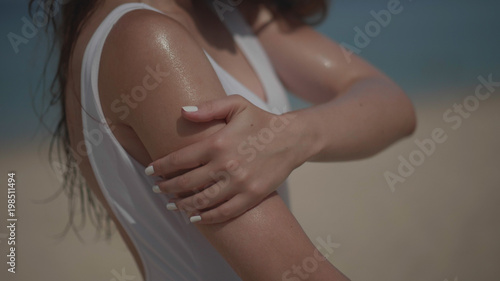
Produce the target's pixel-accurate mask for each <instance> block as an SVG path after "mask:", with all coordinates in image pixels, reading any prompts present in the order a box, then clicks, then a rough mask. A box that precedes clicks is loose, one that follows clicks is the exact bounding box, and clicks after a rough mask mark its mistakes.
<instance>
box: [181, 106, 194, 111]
mask: <svg viewBox="0 0 500 281" xmlns="http://www.w3.org/2000/svg"><path fill="white" fill-rule="evenodd" d="M182 109H184V111H186V112H196V111H198V107H197V106H183V107H182Z"/></svg>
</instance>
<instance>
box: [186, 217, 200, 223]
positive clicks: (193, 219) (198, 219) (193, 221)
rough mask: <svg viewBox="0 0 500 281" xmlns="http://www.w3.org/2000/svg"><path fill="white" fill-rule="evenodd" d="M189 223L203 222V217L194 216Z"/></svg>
mask: <svg viewBox="0 0 500 281" xmlns="http://www.w3.org/2000/svg"><path fill="white" fill-rule="evenodd" d="M189 221H190V222H192V223H195V222H199V221H201V217H200V216H192V217H190V218H189Z"/></svg>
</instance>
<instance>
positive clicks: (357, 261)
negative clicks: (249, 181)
mask: <svg viewBox="0 0 500 281" xmlns="http://www.w3.org/2000/svg"><path fill="white" fill-rule="evenodd" d="M466 95H467V93H465V94H464V96H463V97H465V96H466ZM497 96H498V95H497ZM460 102H462V99H457V98H453V99H444V98H443V99H442V100H437V101H436V100H433V102H432V103H424V102H422V103H421V104H417V111H418V119H419V124H418V125H419V127H418V130H417V132H416V134H415V135H413V136H412V137H411V138H409V139H406V140H404V141H402V142H399V143H398V144H396V145H394V146H393V147H391V148H390V149H388V150H386V151H384V152H383V153H381V154H379V155H377V156H376V157H373V158H371V159H368V160H364V161H356V162H350V163H335V164H306V165H304V166H302V167H300V168H299V169H297V170H296V171H295V172H294V173H293V174H292V175H291V177H290V180H289V182H290V186H291V190H292V211H293V213H294V214H295V215H296V217H297V219H298V220H299V222H300V223H301V225H302V226H303V227H304V229H305V230H306V232H307V233H308V235H309V236H310V238H311V239H312V240H313V242H314V243H316V242H315V241H316V239H317V238H322V239H324V240H327V237H328V236H329V235H330V236H331V240H332V241H333V242H335V243H338V244H340V247H339V248H337V249H335V251H334V253H333V255H332V256H331V257H330V260H331V261H332V262H333V263H334V264H335V265H336V266H337V267H338V268H340V269H341V270H342V271H343V272H344V273H346V274H347V275H348V276H349V277H351V279H352V280H381V281H392V280H394V281H396V280H397V281H403V280H404V281H413V280H415V281H417V280H419V281H420V280H425V281H444V280H445V279H448V280H449V281H453V280H460V281H462V280H481V281H488V280H500V266H498V265H499V264H500V241H499V240H500V219H499V215H500V204H499V201H500V158H499V156H500V110H499V109H500V99H499V98H496V99H494V98H490V99H489V100H487V101H485V102H482V103H481V104H480V106H479V109H478V110H476V111H475V112H472V113H471V116H470V117H469V118H468V119H464V120H463V124H462V125H461V127H460V128H458V129H457V130H453V129H451V126H450V124H449V123H445V122H444V121H443V118H442V115H443V113H444V112H445V111H446V110H447V109H448V108H451V107H452V106H453V104H454V103H460ZM438 127H439V128H442V129H443V130H444V131H445V132H446V134H447V136H448V139H447V141H446V142H445V143H443V144H439V145H437V148H436V151H435V152H434V154H432V155H431V156H430V157H427V158H426V159H425V162H424V163H423V164H422V165H421V166H419V167H416V169H415V172H414V173H413V175H411V176H410V177H409V178H408V179H407V180H406V181H405V182H404V183H398V184H397V185H396V187H395V191H394V192H392V191H391V189H390V188H389V186H388V184H387V182H386V180H385V179H384V176H383V175H384V172H385V171H392V172H394V173H396V172H397V165H398V164H399V160H398V155H402V156H403V157H405V158H406V159H408V155H409V154H410V153H411V152H412V151H414V150H416V149H417V146H416V145H415V144H414V140H415V139H420V140H422V139H424V138H429V137H430V136H431V132H432V130H433V129H434V128H438ZM1 154H2V155H1V160H0V171H1V174H0V183H1V185H2V188H5V189H6V188H7V187H6V182H7V180H6V177H7V176H6V174H7V172H9V171H15V172H16V173H17V175H16V176H17V180H18V183H17V192H18V193H17V198H18V203H17V208H18V218H19V221H18V228H17V249H18V250H17V257H18V260H17V268H16V269H17V273H16V274H15V275H13V274H10V273H7V271H6V265H5V262H6V255H7V243H6V240H5V238H2V237H3V236H1V234H2V233H4V234H5V233H7V231H6V228H5V226H2V228H1V229H2V230H0V241H1V243H0V249H1V258H0V261H1V262H2V264H3V266H2V271H1V273H0V280H23V281H27V280H73V281H80V280H82V281H83V280H85V281H87V280H102V281H120V279H118V278H117V277H116V276H115V275H114V273H117V274H118V275H120V274H121V272H122V270H124V271H125V273H126V274H127V275H129V276H135V278H133V279H132V278H129V279H125V280H127V281H130V280H141V278H140V277H139V276H140V275H139V273H138V271H137V269H136V266H135V264H134V262H133V260H132V258H131V256H130V254H129V253H128V251H127V249H126V247H125V246H124V244H123V242H122V241H121V239H120V238H118V234H115V235H114V239H113V240H112V242H111V243H106V242H103V241H100V242H94V241H93V240H92V237H93V236H92V233H93V232H92V229H90V228H87V230H86V232H85V233H84V237H85V238H86V241H87V242H86V243H85V244H82V243H81V242H79V241H78V240H77V239H76V237H75V236H74V235H73V234H72V233H70V234H69V235H68V236H67V237H66V238H65V239H64V240H63V241H61V242H57V241H56V240H54V239H53V238H51V236H52V235H55V234H57V233H58V232H59V231H60V230H62V228H63V227H64V224H65V222H66V219H67V207H66V200H65V198H64V197H60V198H58V199H57V200H55V201H52V202H51V203H48V204H45V205H37V204H33V203H32V200H34V199H41V198H45V197H46V196H48V195H49V194H52V193H53V192H54V191H55V190H56V189H57V180H56V178H55V176H54V175H53V174H52V173H51V172H50V170H49V168H48V165H47V160H46V158H45V155H46V153H45V152H44V151H43V150H42V151H40V150H39V149H38V146H36V145H31V146H27V147H24V146H22V147H19V146H14V147H12V148H5V147H4V148H2V151H1ZM5 198H6V191H4V192H2V195H1V201H0V210H1V212H0V221H1V222H2V225H5V224H6V213H7V212H6V209H7V207H6V199H5ZM455 277H457V279H455Z"/></svg>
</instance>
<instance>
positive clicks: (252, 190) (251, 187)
mask: <svg viewBox="0 0 500 281" xmlns="http://www.w3.org/2000/svg"><path fill="white" fill-rule="evenodd" d="M247 192H248V194H249V195H250V196H252V197H253V198H259V197H261V195H262V185H261V184H260V183H258V182H252V183H249V184H247Z"/></svg>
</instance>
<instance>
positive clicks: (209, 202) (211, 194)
mask: <svg viewBox="0 0 500 281" xmlns="http://www.w3.org/2000/svg"><path fill="white" fill-rule="evenodd" d="M231 195H233V194H231V191H230V189H229V188H226V187H225V186H224V185H223V184H221V183H220V182H217V183H215V184H213V185H211V186H210V187H208V188H205V189H204V190H202V191H201V192H198V193H196V194H194V195H193V196H190V197H187V198H184V199H182V200H179V201H176V204H177V207H178V208H179V209H181V210H186V211H189V212H193V211H198V212H199V211H200V210H204V209H207V208H211V207H213V206H215V205H217V204H221V203H223V202H224V201H226V200H227V199H228V198H230V197H231Z"/></svg>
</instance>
